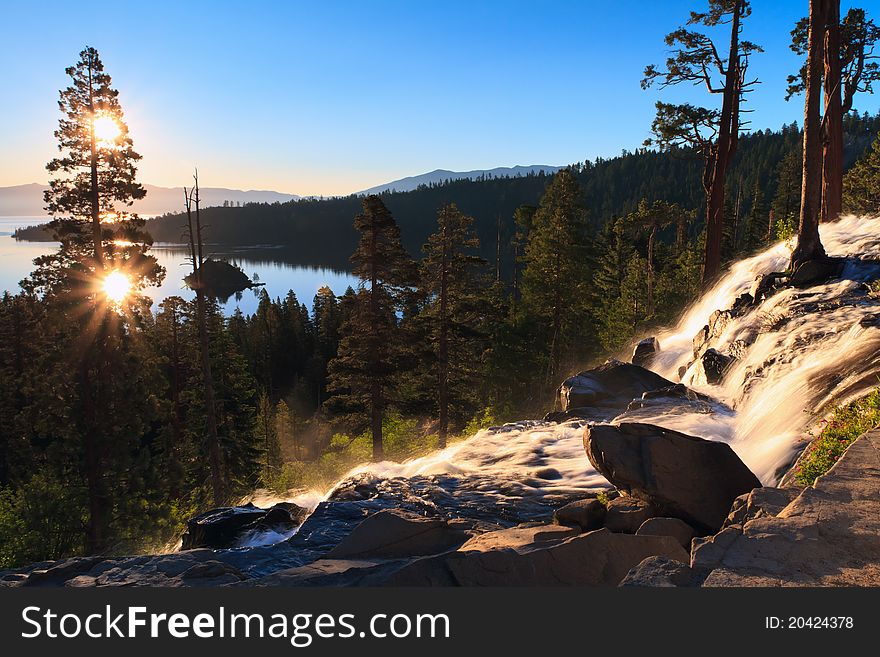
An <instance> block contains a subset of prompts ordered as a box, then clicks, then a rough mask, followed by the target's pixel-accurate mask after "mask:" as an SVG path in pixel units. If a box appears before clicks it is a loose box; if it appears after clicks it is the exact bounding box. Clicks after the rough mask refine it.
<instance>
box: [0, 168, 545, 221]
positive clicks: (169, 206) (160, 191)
mask: <svg viewBox="0 0 880 657" xmlns="http://www.w3.org/2000/svg"><path fill="white" fill-rule="evenodd" d="M560 168H561V167H554V166H548V165H544V164H533V165H531V166H515V167H497V168H495V169H477V170H474V171H447V170H446V169H436V170H434V171H431V172H429V173H423V174H421V175H419V176H409V177H408V178H401V179H400V180H394V181H392V182H389V183H385V184H384V185H377V186H375V187H370V188H369V189H365V190H363V191H360V192H355V193H356V194H357V195H359V196H361V195H367V194H381V193H382V192H410V191H413V190H415V189H418V188H419V187H421V186H422V185H432V184H438V183H443V182H446V181H450V180H463V179H469V180H476V179H477V178H481V177H483V178H516V177H518V176H527V175H529V174H537V173H541V172H542V171H543V172H544V173H546V174H552V173H555V172H557V171H559V169H560ZM144 187H145V188H146V190H147V196H146V198H144V199H143V200H141V201H137V202H136V203H135V204H134V206H132V210H133V211H134V212H137V213H139V214H142V215H158V214H165V213H166V212H181V211H182V210H183V188H181V187H158V186H156V185H144ZM46 189H47V186H46V185H40V184H38V183H31V184H29V185H14V186H12V187H0V216H2V217H39V216H43V215H45V214H46V212H45V211H44V210H43V205H44V204H43V192H44V191H45V190H46ZM200 192H201V197H202V207H203V208H207V207H216V206H221V205H223V204H224V203H227V202H228V203H231V204H233V205H238V204H242V205H244V204H245V203H285V202H287V201H293V200H296V199H299V198H302V197H301V196H297V195H296V194H283V193H281V192H273V191H264V190H247V191H243V190H240V189H226V188H224V187H202V188H201V190H200Z"/></svg>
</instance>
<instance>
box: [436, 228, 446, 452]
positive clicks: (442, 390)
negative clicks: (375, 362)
mask: <svg viewBox="0 0 880 657" xmlns="http://www.w3.org/2000/svg"><path fill="white" fill-rule="evenodd" d="M443 233H444V234H443V255H442V258H441V265H440V335H439V336H438V342H439V344H438V347H437V366H438V370H439V375H440V380H439V381H438V391H437V393H438V394H437V397H438V405H439V407H440V409H439V410H440V418H439V425H440V426H439V428H438V430H437V433H438V437H437V444H438V447H440V449H443V448H444V447H446V438H447V432H448V430H449V323H448V317H447V313H448V310H449V306H448V302H449V287H448V286H449V272H448V263H447V259H448V250H449V240H448V238H447V236H446V226H444V227H443Z"/></svg>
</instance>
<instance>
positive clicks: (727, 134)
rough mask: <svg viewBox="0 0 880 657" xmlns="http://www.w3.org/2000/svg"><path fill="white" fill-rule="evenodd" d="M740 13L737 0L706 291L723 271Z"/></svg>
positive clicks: (712, 183) (712, 198) (710, 199)
mask: <svg viewBox="0 0 880 657" xmlns="http://www.w3.org/2000/svg"><path fill="white" fill-rule="evenodd" d="M741 11H742V0H737V1H736V3H735V6H734V10H733V20H732V21H731V27H730V54H729V56H728V60H727V72H726V76H725V82H724V94H723V96H724V97H723V101H722V104H721V120H720V125H719V129H718V141H717V142H716V146H715V148H716V153H715V162H714V166H713V167H712V171H711V177H710V179H709V193H708V195H707V199H706V253H705V257H704V260H703V287H704V288H708V287H709V286H710V285H711V284H712V283H713V282H714V281H715V279H716V278H717V277H718V273H719V272H720V271H721V240H722V238H723V235H724V180H725V178H726V177H727V165H728V164H729V163H730V159H731V158H732V157H733V153H734V151H735V149H736V137H737V133H738V132H739V95H740V86H739V24H740V13H741ZM734 122H735V125H734Z"/></svg>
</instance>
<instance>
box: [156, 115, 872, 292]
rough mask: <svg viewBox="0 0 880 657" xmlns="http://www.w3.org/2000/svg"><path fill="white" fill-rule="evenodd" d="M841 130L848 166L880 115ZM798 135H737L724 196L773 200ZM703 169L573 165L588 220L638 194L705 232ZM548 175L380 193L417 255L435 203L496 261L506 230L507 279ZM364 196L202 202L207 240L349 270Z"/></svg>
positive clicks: (633, 158)
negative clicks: (521, 220)
mask: <svg viewBox="0 0 880 657" xmlns="http://www.w3.org/2000/svg"><path fill="white" fill-rule="evenodd" d="M844 129H845V142H844V156H845V157H844V166H845V168H847V169H848V168H849V167H851V166H852V164H853V163H854V162H855V161H856V160H857V159H859V157H861V155H862V154H863V153H864V152H865V151H866V150H867V149H868V148H869V147H870V145H871V142H872V141H873V139H874V137H875V136H876V135H877V133H878V131H880V117H878V116H869V115H867V114H856V113H850V114H848V115H847V116H846V118H845V123H844ZM802 141H803V137H802V133H801V131H800V130H799V128H798V126H797V124H791V125H789V126H783V127H782V128H781V129H780V130H769V129H767V130H760V131H756V132H754V133H752V134H745V135H743V136H742V137H741V138H740V142H739V147H738V149H737V153H736V155H735V157H734V160H733V163H732V165H731V168H730V171H729V172H728V181H727V189H728V191H729V194H728V197H730V196H732V197H733V198H732V199H730V198H728V199H727V201H728V203H731V202H732V203H734V204H735V203H736V200H737V197H739V208H740V212H741V217H745V216H748V214H749V212H750V210H751V206H752V203H753V198H754V192H755V190H756V188H757V189H760V191H761V196H762V197H763V199H765V201H766V202H767V203H768V204H770V203H771V202H772V200H773V199H774V197H775V196H776V193H777V188H778V186H779V184H780V164H781V163H782V161H783V160H784V159H785V157H786V156H789V157H790V158H791V159H793V160H796V159H799V158H800V148H801V143H802ZM702 168H703V163H702V161H701V160H700V159H699V158H698V157H696V156H694V155H692V154H691V153H690V151H688V150H686V149H677V150H675V151H673V152H658V151H655V150H649V149H639V150H637V151H635V152H624V153H622V154H621V155H619V156H617V157H613V158H607V159H603V158H599V159H597V160H594V161H587V162H584V163H581V164H577V165H574V171H575V172H576V175H577V179H578V183H579V184H580V186H581V188H582V192H583V202H584V205H585V206H586V207H587V208H589V210H590V217H589V219H590V223H591V225H592V226H593V227H594V228H596V229H599V228H601V227H602V226H603V225H605V224H607V223H608V221H610V220H611V219H612V218H613V217H617V216H623V215H626V214H628V213H630V212H632V211H633V210H635V209H636V207H637V206H638V204H639V202H640V201H641V200H642V199H648V200H650V201H653V200H657V199H662V200H667V201H670V202H674V203H678V204H680V205H682V206H684V207H687V208H693V209H697V210H698V215H697V223H696V225H695V230H699V227H700V226H701V225H702V223H703V217H704V214H705V209H704V208H703V205H704V203H703V194H704V192H703V188H702V185H701V182H700V178H701V174H702ZM798 175H799V172H798ZM550 179H551V176H548V175H541V174H535V175H528V176H520V177H513V178H489V179H485V180H464V179H463V180H455V181H451V182H447V183H444V184H442V185H432V186H424V187H422V188H420V189H418V190H415V191H411V192H392V193H387V194H382V200H383V202H384V203H385V205H386V206H387V207H388V209H389V210H390V211H391V212H392V213H393V214H394V216H395V218H396V219H397V221H398V223H399V224H400V226H401V233H402V234H401V239H402V241H403V245H404V247H405V248H406V249H407V251H408V252H409V253H410V254H412V255H413V256H418V255H419V253H420V249H421V246H422V244H424V242H425V241H426V240H427V238H428V235H430V234H431V233H432V232H433V229H434V217H435V213H436V210H437V208H438V207H440V206H441V205H443V204H444V203H455V204H456V205H457V206H458V208H459V209H460V210H461V211H462V212H463V213H465V214H467V215H468V216H471V217H473V218H474V224H475V230H476V233H477V236H478V237H479V240H480V250H479V253H480V255H481V256H482V257H483V258H485V259H486V260H488V261H489V262H491V263H492V264H493V265H494V264H495V260H496V255H497V249H496V246H497V242H498V241H499V238H500V243H501V245H502V249H501V266H502V272H503V273H504V275H505V276H506V277H507V278H510V276H511V273H512V270H513V263H514V260H515V254H514V250H513V247H512V239H513V236H514V234H515V232H516V226H515V222H514V219H513V216H514V212H515V211H516V209H517V208H518V207H519V206H521V205H537V203H538V201H539V199H540V198H541V196H542V195H543V193H544V191H545V190H546V188H547V184H548V182H549V180H550ZM783 184H785V183H783ZM798 201H799V191H798ZM360 203H361V199H359V198H357V197H355V196H349V197H344V198H330V199H320V200H319V199H302V200H298V201H291V202H288V203H276V204H259V203H251V204H245V205H244V206H242V207H228V208H224V207H215V208H205V209H204V210H203V211H202V212H203V215H204V216H205V222H206V224H207V225H208V226H209V228H208V229H207V232H206V235H207V237H206V239H207V240H208V241H209V242H216V243H219V244H229V245H239V246H240V245H252V246H253V245H277V244H280V245H283V246H284V247H285V257H289V258H292V259H294V260H296V261H297V262H300V263H301V264H306V265H316V266H325V267H333V268H338V269H347V268H348V267H349V266H350V265H349V262H348V257H349V255H350V254H351V253H352V251H353V250H354V249H355V246H356V244H357V234H356V232H355V231H354V229H353V227H352V223H351V218H352V217H353V216H354V215H355V214H357V212H358V210H359V208H360ZM184 224H185V219H184V217H183V215H179V214H175V215H166V216H163V217H158V218H155V219H152V220H149V221H148V222H147V229H148V230H149V232H150V233H151V234H152V236H153V238H154V239H155V240H157V241H160V242H180V241H182V235H183V226H184Z"/></svg>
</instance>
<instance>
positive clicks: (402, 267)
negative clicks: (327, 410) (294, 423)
mask: <svg viewBox="0 0 880 657" xmlns="http://www.w3.org/2000/svg"><path fill="white" fill-rule="evenodd" d="M354 225H355V228H356V229H357V230H358V232H359V233H360V234H361V237H360V242H359V244H358V247H357V249H356V250H355V252H354V254H353V255H352V256H351V261H352V262H353V263H354V274H355V275H356V276H358V277H359V278H360V279H361V285H360V288H359V289H358V291H357V293H356V294H355V295H354V298H353V299H352V301H353V304H352V308H351V311H350V314H349V316H348V317H347V318H346V321H345V322H344V323H343V325H342V327H341V330H340V334H341V336H342V337H341V339H340V343H339V351H338V353H337V355H336V358H334V359H333V360H332V361H331V362H330V366H329V371H330V376H329V385H328V390H329V391H330V393H331V394H332V395H333V397H332V398H331V399H330V400H328V402H329V403H330V404H331V406H332V407H334V408H337V409H339V410H341V411H343V412H344V413H345V414H346V415H347V416H348V419H349V420H350V421H351V422H352V424H353V425H354V426H352V427H350V431H352V432H355V431H356V430H357V429H358V428H359V427H361V426H363V425H364V424H366V425H368V426H369V428H370V432H371V435H372V443H373V460H375V461H381V460H382V459H383V458H384V449H383V442H382V419H383V416H384V414H385V409H386V407H387V405H388V403H389V401H390V400H391V398H392V396H393V393H394V389H395V383H396V381H395V377H396V374H397V373H398V370H399V366H400V363H399V361H398V356H399V355H400V352H401V349H402V346H403V345H402V344H401V341H400V338H399V331H400V326H399V323H398V318H397V312H398V311H401V310H402V309H403V308H404V306H405V305H406V301H407V295H408V293H409V292H410V290H411V286H412V285H413V283H414V282H415V263H414V262H413V260H412V258H411V257H410V256H409V255H408V254H407V253H406V251H404V249H403V245H402V244H401V242H400V229H399V228H398V226H397V223H396V222H395V221H394V217H393V216H392V215H391V213H390V212H389V211H388V209H387V208H386V207H385V204H384V203H382V199H380V198H379V197H378V196H375V195H373V196H368V197H366V198H365V199H364V200H363V212H362V213H361V214H359V215H357V217H355V221H354Z"/></svg>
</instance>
